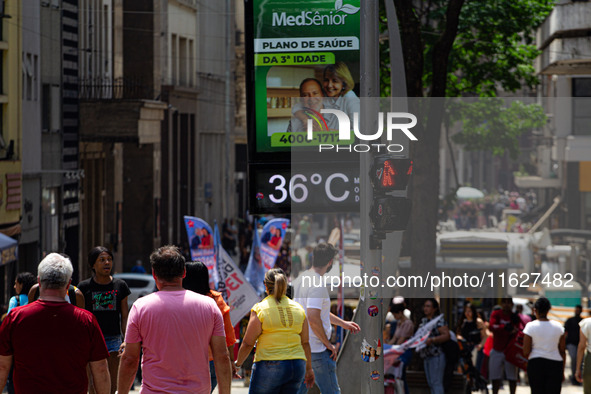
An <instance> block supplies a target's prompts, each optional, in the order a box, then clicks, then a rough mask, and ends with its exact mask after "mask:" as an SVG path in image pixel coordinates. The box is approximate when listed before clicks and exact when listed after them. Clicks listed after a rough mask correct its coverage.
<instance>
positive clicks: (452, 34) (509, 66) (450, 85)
mask: <svg viewBox="0 0 591 394" xmlns="http://www.w3.org/2000/svg"><path fill="white" fill-rule="evenodd" d="M386 1H394V4H395V7H396V13H397V17H398V23H399V29H400V36H401V41H402V52H403V57H404V72H405V76H406V86H407V95H408V97H416V98H430V99H429V100H428V103H427V104H425V103H424V102H422V101H413V100H411V102H410V107H409V110H410V112H413V111H416V112H417V113H418V114H419V116H421V118H422V121H421V122H419V124H417V126H416V127H415V128H413V132H416V134H415V135H416V136H417V138H418V142H415V143H413V144H411V151H410V154H411V157H412V158H413V162H414V169H413V178H412V181H411V182H412V183H411V187H410V192H411V198H412V199H413V206H412V214H411V223H410V224H409V228H408V230H407V236H406V237H405V238H406V239H408V240H410V244H411V245H410V255H411V261H412V267H413V270H415V271H416V270H418V269H420V271H421V272H425V271H434V270H435V268H436V266H435V249H436V226H437V218H438V215H437V212H438V204H439V198H438V195H439V142H440V140H441V138H440V137H441V129H442V122H443V119H444V115H445V108H444V100H443V99H434V98H443V97H460V96H462V97H465V96H476V97H494V96H496V95H497V92H498V91H500V90H503V91H508V92H516V91H518V90H519V89H521V88H523V87H529V88H532V89H533V88H534V87H535V86H536V84H537V82H538V80H537V78H536V75H535V72H534V67H533V60H534V58H535V57H536V56H537V55H538V54H539V52H538V50H537V48H536V47H535V45H534V38H535V29H536V28H537V27H538V26H539V25H540V24H541V23H542V22H543V20H544V19H545V18H546V16H547V15H548V14H549V12H550V11H551V9H552V5H553V2H552V1H548V0H513V1H503V0H496V1H478V0H415V1H409V0H386ZM381 15H382V18H383V20H382V22H385V18H386V17H385V12H382V14H381ZM385 26H386V25H385V23H382V29H383V30H385V28H386V27H385ZM387 51H388V48H387V45H382V54H381V59H382V60H381V61H382V64H381V84H382V94H383V95H384V96H390V95H391V92H390V89H389V86H390V79H389V78H390V69H391V65H390V64H389V62H388V53H387ZM394 72H396V70H394ZM419 103H420V104H419ZM415 104H416V105H415ZM502 132H503V131H502V130H501V133H502ZM495 133H496V131H495ZM507 133H508V135H506V136H499V135H496V134H494V133H490V135H489V138H485V139H479V136H477V135H474V134H473V133H472V134H471V131H470V130H466V129H464V131H462V133H461V134H460V136H458V137H456V138H457V142H459V143H463V144H465V145H466V146H467V147H468V148H472V147H474V148H476V147H478V148H482V147H486V148H487V150H493V152H494V151H501V150H502V151H505V150H507V149H509V150H510V151H511V150H512V147H513V146H515V144H516V138H515V135H513V134H511V133H512V131H511V130H509V131H507Z"/></svg>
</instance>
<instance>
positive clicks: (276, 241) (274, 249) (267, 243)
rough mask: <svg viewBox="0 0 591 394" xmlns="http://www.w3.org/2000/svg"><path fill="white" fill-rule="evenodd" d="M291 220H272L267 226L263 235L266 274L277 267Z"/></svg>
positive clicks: (262, 257)
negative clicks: (280, 250)
mask: <svg viewBox="0 0 591 394" xmlns="http://www.w3.org/2000/svg"><path fill="white" fill-rule="evenodd" d="M288 226H289V219H272V220H269V221H268V222H267V224H265V227H263V231H262V233H261V260H262V262H263V267H264V268H265V272H267V271H268V270H270V269H271V268H273V267H275V260H277V255H278V254H279V249H281V245H282V244H283V238H285V231H286V230H287V227H288Z"/></svg>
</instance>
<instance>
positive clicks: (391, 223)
mask: <svg viewBox="0 0 591 394" xmlns="http://www.w3.org/2000/svg"><path fill="white" fill-rule="evenodd" d="M410 208H411V201H410V200H409V199H408V198H404V197H392V196H382V197H377V198H375V199H374V201H373V204H372V206H371V209H370V211H369V217H370V219H371V224H372V226H373V229H374V231H376V232H378V233H386V232H391V231H403V230H406V225H407V224H408V220H409V218H410Z"/></svg>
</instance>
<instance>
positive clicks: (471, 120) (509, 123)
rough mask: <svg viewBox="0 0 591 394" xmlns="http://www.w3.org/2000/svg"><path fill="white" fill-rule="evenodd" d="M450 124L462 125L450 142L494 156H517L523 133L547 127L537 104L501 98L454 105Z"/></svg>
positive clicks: (541, 110)
mask: <svg viewBox="0 0 591 394" xmlns="http://www.w3.org/2000/svg"><path fill="white" fill-rule="evenodd" d="M451 107H452V110H451V113H452V116H451V120H452V121H454V120H456V121H459V122H460V123H461V124H462V132H461V133H458V134H456V135H454V136H453V137H452V140H453V141H454V142H456V143H458V144H461V145H464V149H466V150H469V151H489V150H490V151H492V153H493V154H494V155H496V156H502V155H504V154H505V151H508V152H509V155H510V156H511V158H512V159H517V157H518V156H519V153H520V151H519V137H520V136H521V135H522V134H523V133H524V132H526V131H531V130H535V129H539V128H541V127H542V126H544V124H545V123H546V115H545V113H544V109H543V108H542V107H541V106H540V105H538V104H525V103H523V102H522V101H512V102H511V103H510V104H509V105H507V103H506V102H505V100H503V99H500V98H482V99H479V100H477V101H475V102H473V103H467V102H460V101H455V102H454V103H453V104H452V105H451Z"/></svg>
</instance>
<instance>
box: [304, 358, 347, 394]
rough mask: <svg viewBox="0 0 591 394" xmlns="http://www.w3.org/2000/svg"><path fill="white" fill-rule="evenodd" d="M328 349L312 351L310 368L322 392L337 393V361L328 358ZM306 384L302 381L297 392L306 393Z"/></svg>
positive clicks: (338, 391) (338, 389)
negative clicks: (318, 351)
mask: <svg viewBox="0 0 591 394" xmlns="http://www.w3.org/2000/svg"><path fill="white" fill-rule="evenodd" d="M331 354H332V353H331V351H330V350H325V351H323V352H320V353H312V369H313V370H314V377H315V380H316V385H317V386H318V388H319V389H320V392H321V393H322V394H335V393H336V394H338V393H340V392H341V389H340V388H339V382H338V381H337V362H336V361H334V360H333V359H331V358H330V355H331ZM307 392H308V389H307V388H306V385H305V384H304V383H302V385H301V387H300V390H299V391H298V394H303V393H307Z"/></svg>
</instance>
